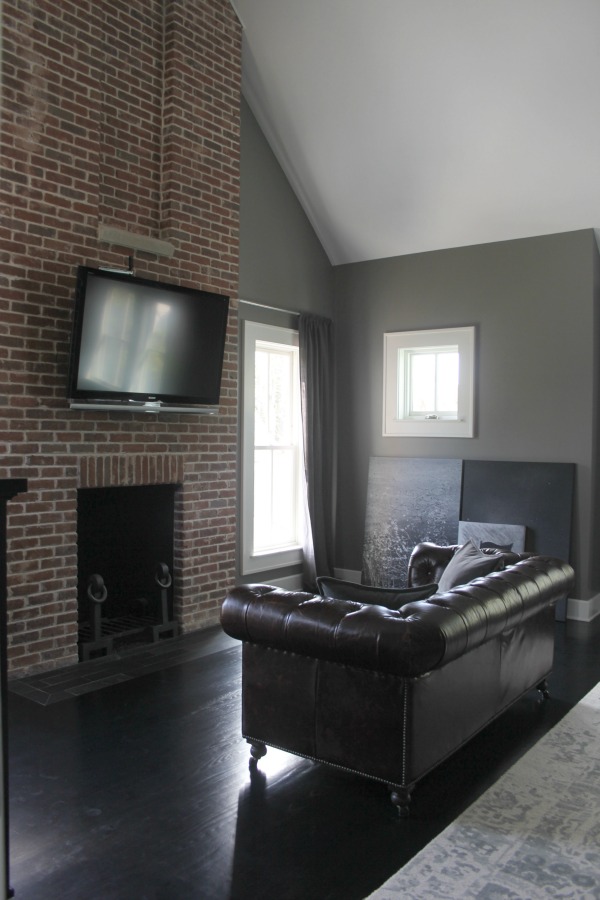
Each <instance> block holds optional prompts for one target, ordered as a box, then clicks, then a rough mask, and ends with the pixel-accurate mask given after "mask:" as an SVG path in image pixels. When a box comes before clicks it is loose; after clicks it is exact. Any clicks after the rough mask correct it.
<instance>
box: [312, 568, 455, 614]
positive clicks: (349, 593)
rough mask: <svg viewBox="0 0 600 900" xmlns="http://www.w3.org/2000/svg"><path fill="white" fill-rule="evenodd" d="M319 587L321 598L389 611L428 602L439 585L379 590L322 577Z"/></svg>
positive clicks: (354, 582) (318, 581) (318, 579)
mask: <svg viewBox="0 0 600 900" xmlns="http://www.w3.org/2000/svg"><path fill="white" fill-rule="evenodd" d="M317 587H318V588H319V594H320V595H321V597H327V598H328V599H329V600H352V601H353V602H354V603H374V604H377V605H378V606H387V607H388V609H400V607H401V606H404V604H405V603H411V602H412V601H413V600H426V599H427V598H428V597H431V596H432V595H433V594H435V592H436V591H437V589H438V586H437V584H424V585H421V586H420V587H415V588H378V587H371V586H370V585H368V584H359V583H358V582H357V581H343V580H342V579H341V578H331V577H330V576H329V575H320V576H319V577H318V578H317Z"/></svg>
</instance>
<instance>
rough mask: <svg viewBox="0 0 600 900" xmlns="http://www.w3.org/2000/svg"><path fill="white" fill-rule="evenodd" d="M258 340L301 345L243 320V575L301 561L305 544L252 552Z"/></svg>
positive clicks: (285, 333) (289, 334)
mask: <svg viewBox="0 0 600 900" xmlns="http://www.w3.org/2000/svg"><path fill="white" fill-rule="evenodd" d="M257 341H270V342H273V343H276V344H289V345H291V346H296V347H297V346H298V332H297V331H294V330H293V329H291V328H280V327H278V326H276V325H263V324H261V323H260V322H250V321H244V323H243V373H242V378H243V390H242V498H241V506H242V533H241V543H242V547H241V572H242V574H243V575H247V574H252V573H253V572H264V571H267V570H269V569H282V568H284V567H286V566H293V565H298V564H300V563H301V562H302V547H301V546H299V545H298V546H294V547H290V548H289V549H286V550H277V551H275V552H273V553H258V554H254V553H253V552H252V544H253V530H254V349H255V345H256V342H257Z"/></svg>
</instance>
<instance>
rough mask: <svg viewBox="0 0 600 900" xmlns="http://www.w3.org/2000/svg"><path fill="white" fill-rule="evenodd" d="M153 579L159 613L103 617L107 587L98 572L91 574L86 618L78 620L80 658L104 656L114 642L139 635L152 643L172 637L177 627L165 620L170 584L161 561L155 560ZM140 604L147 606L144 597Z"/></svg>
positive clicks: (138, 636) (168, 576)
mask: <svg viewBox="0 0 600 900" xmlns="http://www.w3.org/2000/svg"><path fill="white" fill-rule="evenodd" d="M155 581H156V584H157V585H158V587H159V588H160V608H161V616H160V618H159V617H158V616H151V615H137V614H128V615H121V616H114V617H112V618H108V617H106V618H103V617H102V615H101V609H102V605H103V603H104V601H105V600H106V598H107V590H106V586H105V584H104V580H103V578H102V576H101V575H97V574H95V575H92V576H90V579H89V581H88V586H87V596H88V598H89V600H90V603H91V616H90V621H89V622H80V624H79V634H78V640H79V658H80V659H81V660H88V659H94V658H96V657H98V656H107V655H109V654H111V653H114V651H115V644H116V642H117V641H119V642H132V641H133V640H134V639H135V638H142V639H143V640H144V641H145V642H149V641H152V642H153V643H156V642H157V641H159V640H160V639H161V638H162V637H176V636H177V634H178V632H179V628H178V625H177V623H176V622H174V621H172V620H169V616H168V597H167V590H168V588H169V587H170V586H171V575H170V573H169V569H168V567H167V566H166V565H165V564H164V563H159V565H158V567H157V570H156V575H155ZM139 604H140V605H143V606H147V603H146V601H145V600H141V601H139Z"/></svg>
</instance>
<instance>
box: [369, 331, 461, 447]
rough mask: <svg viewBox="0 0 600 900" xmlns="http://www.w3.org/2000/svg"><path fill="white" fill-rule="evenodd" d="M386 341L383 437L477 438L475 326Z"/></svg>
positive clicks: (403, 334)
mask: <svg viewBox="0 0 600 900" xmlns="http://www.w3.org/2000/svg"><path fill="white" fill-rule="evenodd" d="M383 340H384V343H383V352H384V367H383V435H384V437H395V436H404V437H473V434H474V414H473V409H474V380H475V379H474V365H475V327H474V326H472V325H471V326H468V327H465V328H441V329H437V330H431V331H429V330H428V331H394V332H388V333H387V334H385V335H384V339H383Z"/></svg>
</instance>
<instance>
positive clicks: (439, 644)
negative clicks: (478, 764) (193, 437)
mask: <svg viewBox="0 0 600 900" xmlns="http://www.w3.org/2000/svg"><path fill="white" fill-rule="evenodd" d="M458 549H459V548H458V547H437V546H436V545H433V544H427V543H425V544H420V545H418V546H417V547H416V548H415V550H414V551H413V554H412V556H411V559H410V563H409V587H411V588H413V589H414V588H415V587H417V586H419V585H423V584H430V583H431V581H432V580H435V581H439V580H440V578H441V577H442V575H443V572H444V569H445V568H446V566H447V565H448V563H449V561H450V559H451V558H452V557H453V556H454V555H455V554H456V553H457V551H458ZM502 566H503V567H504V568H503V570H502V571H494V572H492V573H490V574H488V575H485V576H483V577H479V578H475V579H474V580H473V581H471V582H470V583H467V584H463V585H460V586H456V587H454V588H453V589H451V590H449V591H445V592H442V593H439V592H437V593H434V594H433V595H432V596H429V597H428V598H427V599H422V600H412V599H410V595H409V600H408V602H406V603H404V604H403V605H400V606H399V608H397V609H390V608H388V607H386V606H384V605H381V604H380V603H378V602H377V601H378V599H379V598H378V597H377V594H376V593H375V598H376V599H375V601H373V599H372V595H371V593H370V592H371V590H372V589H369V588H366V587H363V586H360V585H353V586H352V591H354V592H358V593H359V595H360V591H363V592H364V594H365V596H367V597H368V598H369V602H361V600H359V599H335V598H331V597H323V596H316V595H314V594H311V593H306V592H302V591H292V592H290V591H285V590H281V589H279V588H276V587H273V586H270V585H263V584H256V585H245V586H238V587H235V588H233V589H231V590H230V591H229V593H228V595H227V597H226V599H225V601H224V603H223V606H222V611H221V622H222V626H223V628H224V630H225V631H226V632H227V633H228V634H229V635H231V636H233V637H235V638H238V639H240V640H241V641H243V651H242V659H243V662H242V672H243V674H242V733H243V735H244V737H245V738H246V739H247V740H248V742H249V743H250V744H251V755H252V760H251V765H256V760H258V759H259V758H260V757H261V756H262V755H264V753H265V752H266V745H271V746H273V747H277V748H280V749H283V750H286V751H289V752H290V753H295V754H297V755H299V756H302V757H306V758H309V759H313V760H317V761H320V762H325V763H328V764H330V765H333V766H338V767H341V768H343V769H345V770H348V771H351V772H354V773H359V774H361V775H364V776H367V777H370V778H373V779H377V780H379V781H381V782H383V783H384V784H386V785H387V786H388V788H389V790H390V792H391V799H392V802H393V803H395V804H396V806H397V807H398V810H399V813H400V814H401V815H408V810H409V803H410V796H411V792H412V789H413V787H414V785H415V783H416V782H417V781H419V779H421V778H423V776H424V775H426V774H427V772H429V771H430V770H431V769H432V768H433V767H435V766H436V765H438V764H439V763H440V762H441V761H442V760H444V759H445V758H446V757H448V756H449V755H450V754H451V753H453V752H454V751H455V750H457V749H458V748H459V747H460V746H461V745H462V744H464V743H465V742H466V741H468V740H469V739H470V738H471V737H472V736H473V735H475V734H476V733H477V732H478V731H480V730H481V729H482V728H483V727H484V726H485V725H486V724H488V723H489V722H490V721H491V720H493V719H494V718H495V717H496V716H498V715H500V713H502V712H503V711H504V710H506V709H507V707H508V706H509V705H510V704H512V703H513V702H514V701H515V700H517V699H518V698H519V697H520V696H522V695H523V694H524V693H526V692H527V691H529V690H531V689H533V688H536V687H537V688H538V689H539V690H541V691H542V692H543V693H544V695H545V696H546V695H547V691H546V682H545V679H546V677H547V676H548V674H549V673H550V671H551V668H552V662H553V652H554V605H555V604H556V602H557V601H559V600H561V599H563V598H564V597H565V596H566V595H567V594H568V592H569V591H570V589H571V588H572V585H573V577H574V573H573V570H572V568H571V567H570V566H569V565H568V564H566V563H564V562H562V561H561V560H557V559H553V558H549V557H543V556H529V557H527V558H524V557H519V556H517V555H515V554H510V553H508V554H503V558H502ZM342 584H343V583H342ZM435 589H436V584H433V585H432V587H431V589H430V590H429V593H431V590H434V591H435ZM355 596H356V594H355Z"/></svg>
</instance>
